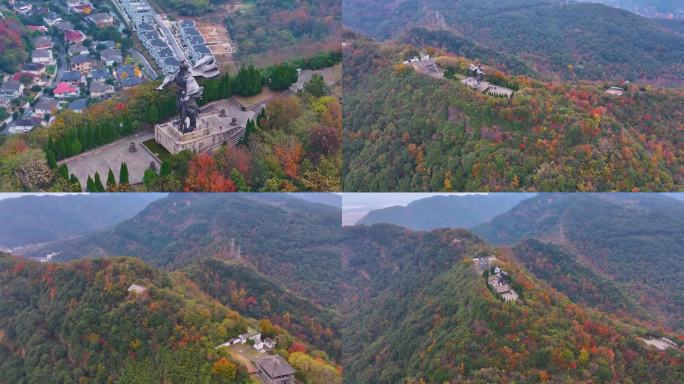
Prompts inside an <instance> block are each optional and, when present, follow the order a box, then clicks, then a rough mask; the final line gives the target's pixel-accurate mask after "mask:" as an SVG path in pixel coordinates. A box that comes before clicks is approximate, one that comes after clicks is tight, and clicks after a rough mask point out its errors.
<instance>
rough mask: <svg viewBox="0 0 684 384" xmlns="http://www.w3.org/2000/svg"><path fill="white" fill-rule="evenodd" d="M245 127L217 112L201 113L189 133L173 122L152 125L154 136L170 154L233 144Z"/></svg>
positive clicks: (200, 150) (202, 150)
mask: <svg viewBox="0 0 684 384" xmlns="http://www.w3.org/2000/svg"><path fill="white" fill-rule="evenodd" d="M244 134H245V127H244V126H243V125H240V124H237V123H236V121H235V119H233V118H232V117H230V116H225V114H224V115H223V116H221V114H219V113H218V112H216V113H212V114H203V115H200V116H199V117H198V118H197V129H196V130H195V131H193V132H190V133H181V132H179V131H178V129H177V128H176V127H175V126H174V125H173V122H168V123H163V124H157V125H155V127H154V138H155V140H156V141H157V143H159V144H160V145H161V146H162V147H164V148H166V150H167V151H169V152H170V153H172V154H174V155H175V154H178V153H179V152H181V151H184V150H189V151H191V152H194V153H200V152H204V151H209V150H212V149H215V148H218V147H219V146H221V145H222V144H223V143H227V144H228V145H229V146H231V147H232V146H235V145H236V144H237V143H238V142H239V141H240V140H241V139H242V137H243V136H244Z"/></svg>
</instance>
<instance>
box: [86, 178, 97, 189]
mask: <svg viewBox="0 0 684 384" xmlns="http://www.w3.org/2000/svg"><path fill="white" fill-rule="evenodd" d="M86 191H88V192H97V188H95V182H94V181H93V178H92V177H90V175H88V181H87V183H86Z"/></svg>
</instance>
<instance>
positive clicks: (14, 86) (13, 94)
mask: <svg viewBox="0 0 684 384" xmlns="http://www.w3.org/2000/svg"><path fill="white" fill-rule="evenodd" d="M0 94H2V95H5V96H7V97H9V98H12V99H15V98H17V97H21V96H23V95H24V84H22V83H21V82H20V81H16V80H8V81H6V82H4V83H3V84H2V85H1V86H0Z"/></svg>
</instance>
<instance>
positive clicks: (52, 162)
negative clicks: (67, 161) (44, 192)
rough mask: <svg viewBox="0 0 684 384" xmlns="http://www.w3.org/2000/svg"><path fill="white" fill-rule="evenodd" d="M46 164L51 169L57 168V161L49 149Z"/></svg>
mask: <svg viewBox="0 0 684 384" xmlns="http://www.w3.org/2000/svg"><path fill="white" fill-rule="evenodd" d="M47 162H48V166H49V167H50V168H51V169H55V168H57V159H56V158H55V153H54V152H52V150H51V149H48V150H47Z"/></svg>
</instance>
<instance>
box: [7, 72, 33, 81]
mask: <svg viewBox="0 0 684 384" xmlns="http://www.w3.org/2000/svg"><path fill="white" fill-rule="evenodd" d="M22 77H25V78H30V79H31V83H30V84H33V83H35V82H36V77H38V76H37V75H36V74H35V73H31V72H17V73H15V74H14V75H12V80H14V81H21V78H22Z"/></svg>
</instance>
